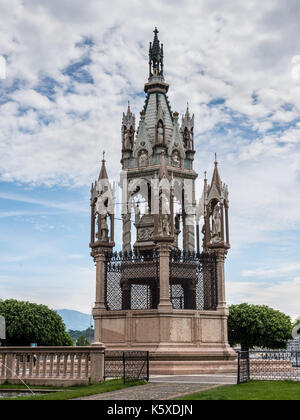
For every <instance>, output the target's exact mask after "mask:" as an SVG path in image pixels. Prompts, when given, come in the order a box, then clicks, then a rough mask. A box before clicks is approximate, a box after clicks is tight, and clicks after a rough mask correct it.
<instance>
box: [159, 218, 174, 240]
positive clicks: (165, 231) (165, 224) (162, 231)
mask: <svg viewBox="0 0 300 420" xmlns="http://www.w3.org/2000/svg"><path fill="white" fill-rule="evenodd" d="M158 233H159V236H161V237H167V236H170V234H171V228H170V216H169V215H168V214H164V215H162V216H161V219H160V224H159V232H158Z"/></svg>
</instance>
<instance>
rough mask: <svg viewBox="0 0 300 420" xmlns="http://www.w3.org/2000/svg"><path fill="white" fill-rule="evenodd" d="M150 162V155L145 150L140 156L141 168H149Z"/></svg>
mask: <svg viewBox="0 0 300 420" xmlns="http://www.w3.org/2000/svg"><path fill="white" fill-rule="evenodd" d="M148 162H149V160H148V153H147V152H146V151H145V150H143V151H142V152H141V154H140V159H139V166H141V167H145V166H148Z"/></svg>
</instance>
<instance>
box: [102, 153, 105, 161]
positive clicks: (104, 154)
mask: <svg viewBox="0 0 300 420" xmlns="http://www.w3.org/2000/svg"><path fill="white" fill-rule="evenodd" d="M102 154H103V159H102V162H105V150H104V151H103V153H102Z"/></svg>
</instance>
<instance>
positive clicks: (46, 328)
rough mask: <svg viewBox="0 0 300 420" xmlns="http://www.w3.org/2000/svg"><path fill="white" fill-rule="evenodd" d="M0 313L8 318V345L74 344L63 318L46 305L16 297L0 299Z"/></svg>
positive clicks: (6, 343)
mask: <svg viewBox="0 0 300 420" xmlns="http://www.w3.org/2000/svg"><path fill="white" fill-rule="evenodd" d="M0 315H3V316H4V317H5V319H6V336H7V339H6V340H5V343H4V344H5V345H7V346H28V345H30V343H37V344H38V346H72V345H73V340H72V338H71V336H70V335H69V334H68V333H67V332H66V327H65V325H64V323H63V320H62V318H61V317H60V316H59V315H58V314H57V313H56V312H55V311H53V310H51V309H49V308H48V307H47V306H44V305H37V304H35V303H29V302H19V301H17V300H5V301H3V302H0Z"/></svg>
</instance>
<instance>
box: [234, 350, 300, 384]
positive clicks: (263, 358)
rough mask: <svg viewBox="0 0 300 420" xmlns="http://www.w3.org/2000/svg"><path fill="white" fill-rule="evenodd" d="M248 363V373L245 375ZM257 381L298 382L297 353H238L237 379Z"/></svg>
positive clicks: (299, 368) (299, 370) (299, 357)
mask: <svg viewBox="0 0 300 420" xmlns="http://www.w3.org/2000/svg"><path fill="white" fill-rule="evenodd" d="M246 363H248V365H249V367H248V370H249V373H248V374H245V364H246ZM250 379H251V380H257V381H286V380H288V381H296V382H300V352H299V351H295V352H294V351H250V352H240V353H239V379H238V381H240V382H239V383H241V382H246V381H248V380H250Z"/></svg>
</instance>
